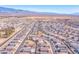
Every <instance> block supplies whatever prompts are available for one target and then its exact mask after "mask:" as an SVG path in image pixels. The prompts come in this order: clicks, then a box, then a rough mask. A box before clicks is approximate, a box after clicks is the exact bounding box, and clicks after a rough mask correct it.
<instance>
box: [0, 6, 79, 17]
mask: <svg viewBox="0 0 79 59" xmlns="http://www.w3.org/2000/svg"><path fill="white" fill-rule="evenodd" d="M0 15H3V16H5V15H66V14H58V13H50V12H34V11H28V10H19V9H13V8H6V7H0ZM70 15H79V13H74V14H70Z"/></svg>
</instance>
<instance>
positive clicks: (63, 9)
mask: <svg viewBox="0 0 79 59" xmlns="http://www.w3.org/2000/svg"><path fill="white" fill-rule="evenodd" d="M0 7H8V8H15V9H22V10H29V11H37V12H55V13H65V14H70V13H75V12H79V5H0Z"/></svg>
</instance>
